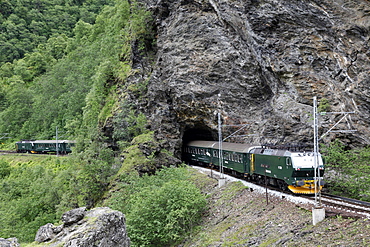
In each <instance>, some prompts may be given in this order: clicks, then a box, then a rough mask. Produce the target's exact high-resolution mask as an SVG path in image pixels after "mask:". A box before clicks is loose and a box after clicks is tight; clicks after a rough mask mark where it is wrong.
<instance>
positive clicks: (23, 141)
mask: <svg viewBox="0 0 370 247" xmlns="http://www.w3.org/2000/svg"><path fill="white" fill-rule="evenodd" d="M56 142H57V140H22V141H19V142H17V143H56ZM58 143H76V141H72V140H58Z"/></svg>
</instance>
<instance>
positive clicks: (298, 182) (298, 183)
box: [297, 181, 305, 186]
mask: <svg viewBox="0 0 370 247" xmlns="http://www.w3.org/2000/svg"><path fill="white" fill-rule="evenodd" d="M304 184H305V182H304V181H297V185H298V186H303V185H304Z"/></svg>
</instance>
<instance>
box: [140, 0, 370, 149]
mask: <svg viewBox="0 0 370 247" xmlns="http://www.w3.org/2000/svg"><path fill="white" fill-rule="evenodd" d="M142 1H143V2H145V3H146V5H147V6H148V9H150V10H151V11H153V13H154V19H155V22H156V30H157V50H156V55H155V56H156V58H155V59H156V63H155V65H154V66H153V71H152V73H151V76H150V79H149V86H148V93H147V95H146V99H147V100H148V102H149V103H147V105H146V109H145V111H146V113H147V115H148V116H149V117H150V120H151V127H152V128H153V129H154V130H155V131H156V136H157V138H158V139H165V140H167V142H166V143H168V146H167V147H166V148H167V149H170V150H171V151H174V152H175V153H176V154H177V155H178V156H180V150H181V145H182V143H183V141H187V140H190V139H199V138H201V139H214V140H217V135H216V134H217V116H216V113H217V112H218V111H220V112H221V115H222V120H223V123H224V124H225V125H240V124H248V125H246V127H245V128H244V129H243V131H240V132H239V133H238V134H239V135H248V134H253V135H252V136H247V137H243V138H237V139H234V140H233V139H229V141H242V142H249V143H256V144H260V143H272V144H289V143H297V142H300V143H302V142H303V143H305V144H312V143H313V130H312V112H313V107H312V104H313V97H314V96H317V98H318V101H319V102H321V103H320V104H319V105H320V110H323V111H332V112H352V111H356V112H357V114H356V115H349V116H348V117H347V118H346V119H344V121H343V124H339V125H338V128H339V129H343V128H345V129H348V128H350V129H357V130H358V131H357V132H356V133H354V134H353V133H350V134H348V133H344V134H343V133H341V134H338V133H335V134H334V133H331V134H330V135H328V136H327V137H326V138H325V139H324V141H331V140H333V139H334V138H337V137H341V140H342V141H343V142H346V143H347V144H349V145H365V144H369V143H370V132H369V128H368V127H369V126H370V114H369V113H370V97H369V94H370V73H369V71H370V49H369V37H370V36H369V33H370V2H369V1H367V0H340V1H332V0H324V1H316V0H309V1H301V0H300V1H296V0H287V1H277V0H264V1H261V0H181V1H174V0H142ZM324 101H326V102H328V103H327V104H325V103H324ZM340 118H341V116H338V115H336V114H334V115H330V116H326V117H323V118H322V119H320V131H321V132H326V131H327V130H328V128H329V127H330V126H331V125H333V124H335V123H336V122H337V121H338V120H339V119H340ZM240 127H241V126H234V127H225V128H224V129H223V132H224V137H225V136H227V135H228V134H230V133H232V132H234V131H236V130H238V129H239V128H240Z"/></svg>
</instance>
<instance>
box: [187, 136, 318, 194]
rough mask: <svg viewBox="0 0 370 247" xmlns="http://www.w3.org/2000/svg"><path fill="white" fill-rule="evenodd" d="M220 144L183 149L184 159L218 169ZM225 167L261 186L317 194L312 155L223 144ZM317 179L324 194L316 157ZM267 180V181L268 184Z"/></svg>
mask: <svg viewBox="0 0 370 247" xmlns="http://www.w3.org/2000/svg"><path fill="white" fill-rule="evenodd" d="M219 150H220V149H219V142H214V141H191V142H189V143H188V144H187V145H186V146H185V147H184V149H183V159H184V160H185V161H186V162H188V163H193V164H200V165H209V166H217V167H219V164H220V159H219V156H220V155H219V152H220V151H219ZM221 150H222V160H223V167H224V169H226V170H227V171H229V172H231V173H233V174H234V175H238V176H244V177H246V178H247V179H249V180H254V181H257V182H258V183H260V184H264V183H265V182H267V183H268V184H270V185H273V186H277V187H279V188H281V189H283V190H288V189H289V190H290V191H292V192H293V193H301V194H314V193H315V183H314V181H315V180H314V178H315V177H314V170H315V169H314V167H315V157H314V153H313V152H305V151H298V152H297V151H290V150H286V149H274V148H268V147H264V146H254V145H248V144H239V143H228V142H223V143H222V148H221ZM317 164H318V165H317V167H318V169H317V176H318V174H320V180H321V184H320V185H317V189H318V190H321V189H322V187H323V184H324V182H323V181H322V176H323V175H324V164H323V160H322V157H321V155H320V154H318V156H317ZM265 177H266V180H267V181H266V180H265Z"/></svg>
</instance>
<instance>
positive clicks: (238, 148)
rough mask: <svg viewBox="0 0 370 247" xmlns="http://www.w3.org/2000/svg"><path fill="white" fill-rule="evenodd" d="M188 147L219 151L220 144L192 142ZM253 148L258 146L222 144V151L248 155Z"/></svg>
mask: <svg viewBox="0 0 370 247" xmlns="http://www.w3.org/2000/svg"><path fill="white" fill-rule="evenodd" d="M187 146H192V147H202V148H214V149H219V142H215V141H191V142H189V143H188V144H187ZM252 147H257V145H251V144H246V143H243V144H242V143H231V142H222V150H226V151H233V152H238V153H247V152H248V150H249V149H250V148H252Z"/></svg>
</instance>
